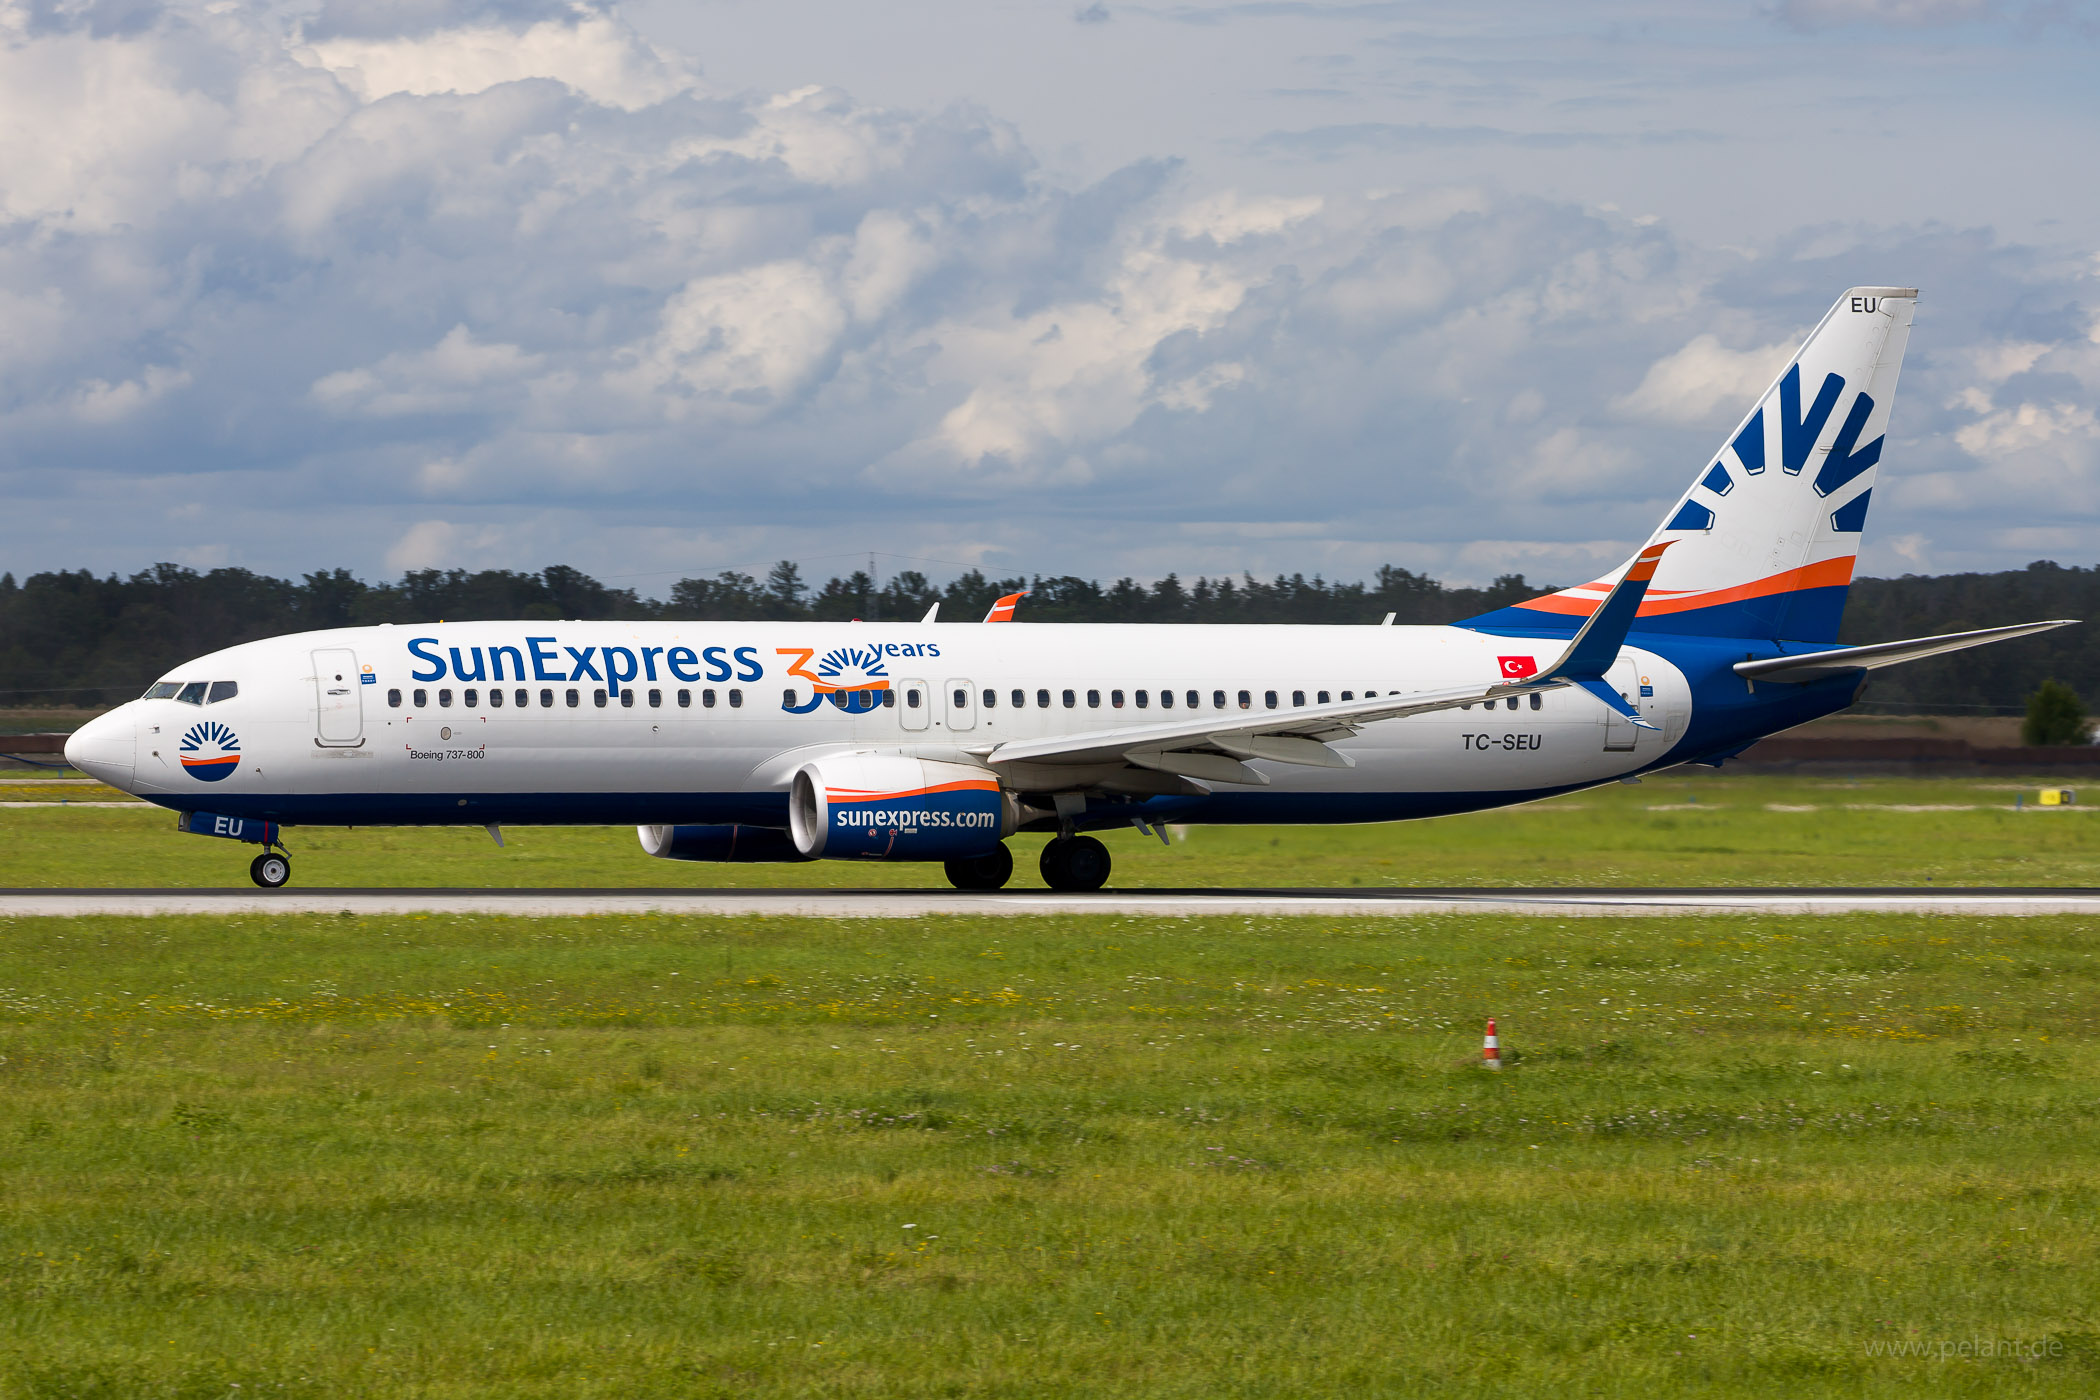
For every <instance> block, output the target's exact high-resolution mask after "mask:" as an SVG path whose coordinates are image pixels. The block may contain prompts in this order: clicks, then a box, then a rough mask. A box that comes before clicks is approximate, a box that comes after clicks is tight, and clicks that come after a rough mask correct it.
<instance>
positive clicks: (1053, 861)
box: [257, 836, 1109, 894]
mask: <svg viewBox="0 0 2100 1400" xmlns="http://www.w3.org/2000/svg"><path fill="white" fill-rule="evenodd" d="M1108 867H1109V859H1108V847H1106V846H1104V845H1102V844H1101V843H1100V842H1099V841H1096V840H1095V839H1094V838H1093V837H1091V836H1060V837H1058V838H1057V839H1056V840H1055V841H1052V842H1051V843H1050V844H1049V845H1047V846H1045V847H1043V859H1042V864H1041V866H1040V868H1041V870H1042V872H1043V883H1044V884H1046V885H1048V886H1049V887H1050V888H1051V889H1053V890H1063V891H1066V892H1067V893H1072V894H1083V893H1085V892H1087V891H1089V890H1098V889H1100V888H1101V887H1102V886H1103V885H1105V884H1107V883H1108ZM941 868H942V869H944V870H946V871H947V872H948V883H949V884H951V885H953V886H955V888H957V889H959V890H997V889H1004V888H1005V887H1006V882H1007V881H1008V880H1010V879H1012V878H1013V873H1014V854H1013V852H1012V851H1010V850H1008V849H1007V848H1006V847H1005V846H1003V845H1000V846H994V847H993V848H992V849H991V850H989V851H987V852H985V853H984V854H983V855H981V856H968V857H965V858H963V859H960V860H951V861H946V862H944V863H943V864H942V867H941ZM260 878H261V877H259V876H258V877H257V879H258V881H260Z"/></svg>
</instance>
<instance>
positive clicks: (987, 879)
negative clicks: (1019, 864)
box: [941, 844, 1014, 890]
mask: <svg viewBox="0 0 2100 1400" xmlns="http://www.w3.org/2000/svg"><path fill="white" fill-rule="evenodd" d="M941 868H942V869H943V870H945V871H947V872H948V883H949V884H951V885H953V886H955V888H957V889H959V890H996V889H1000V888H1003V887H1004V886H1005V884H1006V882H1007V881H1008V880H1010V879H1012V878H1013V873H1014V853H1013V852H1012V851H1009V850H1008V849H1006V847H1005V846H1004V845H1003V844H1002V845H998V846H994V847H992V849H991V850H989V851H986V852H985V853H984V854H983V855H981V856H965V857H963V858H962V859H959V860H951V861H946V862H943V864H942V866H941Z"/></svg>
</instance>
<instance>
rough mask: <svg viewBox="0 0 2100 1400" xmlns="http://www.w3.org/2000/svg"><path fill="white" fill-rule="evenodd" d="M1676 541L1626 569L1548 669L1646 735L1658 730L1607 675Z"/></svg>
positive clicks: (1666, 542)
mask: <svg viewBox="0 0 2100 1400" xmlns="http://www.w3.org/2000/svg"><path fill="white" fill-rule="evenodd" d="M1675 543H1676V541H1674V540H1664V541H1662V542H1661V543H1660V544H1651V545H1649V546H1648V547H1647V548H1646V549H1644V550H1642V551H1641V552H1640V554H1639V555H1638V556H1637V557H1636V558H1635V559H1634V561H1633V563H1632V564H1630V565H1629V566H1627V569H1626V575H1625V577H1623V578H1621V579H1620V580H1619V581H1618V583H1616V584H1614V585H1613V586H1612V590H1611V592H1610V594H1608V595H1607V596H1606V597H1605V599H1604V602H1603V603H1602V605H1600V606H1599V607H1598V609H1597V611H1595V612H1594V613H1591V614H1590V617H1589V621H1587V622H1585V623H1583V624H1582V630H1581V631H1580V632H1577V633H1576V634H1575V640H1574V641H1572V642H1570V643H1568V649H1567V650H1566V651H1564V652H1562V653H1561V657H1560V660H1558V661H1556V662H1554V663H1553V664H1552V665H1551V666H1550V667H1548V668H1547V670H1546V674H1547V675H1549V676H1551V677H1553V678H1554V679H1555V680H1562V681H1566V682H1568V683H1569V684H1570V685H1573V686H1575V687H1576V688H1577V689H1579V690H1586V691H1588V692H1589V693H1590V694H1592V695H1594V696H1596V697H1597V698H1598V699H1599V700H1601V701H1603V702H1604V706H1605V708H1606V709H1608V710H1610V711H1611V712H1612V713H1613V714H1616V715H1619V716H1621V717H1623V718H1625V719H1628V720H1630V721H1632V722H1633V723H1634V724H1636V725H1638V726H1639V727H1641V728H1642V729H1653V728H1655V726H1654V725H1652V724H1650V723H1649V722H1648V721H1647V720H1646V719H1644V718H1642V717H1641V712H1640V711H1639V710H1638V709H1635V708H1634V706H1633V705H1632V704H1631V703H1629V702H1628V701H1627V699H1626V698H1625V697H1624V696H1622V695H1620V694H1619V692H1618V691H1616V690H1613V689H1612V688H1611V684H1610V683H1609V682H1608V681H1606V680H1605V679H1604V673H1605V672H1606V671H1608V670H1610V669H1611V666H1612V663H1613V662H1615V661H1617V660H1618V659H1619V649H1620V648H1621V647H1623V646H1625V645H1626V634H1627V633H1628V632H1629V631H1631V630H1632V629H1633V620H1634V617H1635V616H1636V615H1637V614H1638V613H1639V612H1640V610H1641V599H1643V598H1645V597H1646V596H1648V581H1649V580H1650V579H1652V578H1654V577H1655V568H1656V565H1658V564H1660V563H1661V562H1662V555H1663V551H1664V550H1666V549H1668V548H1669V547H1670V546H1671V545H1672V544H1675Z"/></svg>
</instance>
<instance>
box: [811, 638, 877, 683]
mask: <svg viewBox="0 0 2100 1400" xmlns="http://www.w3.org/2000/svg"><path fill="white" fill-rule="evenodd" d="M816 674H817V690H818V693H819V694H821V693H823V692H825V691H831V690H888V689H889V688H890V681H889V675H890V673H889V672H888V671H887V670H886V669H884V667H883V664H882V655H881V653H879V652H877V651H876V650H875V649H874V648H873V647H840V648H838V649H837V650H836V651H827V652H825V653H824V655H823V657H822V658H821V659H820V660H819V661H818V662H817V672H816Z"/></svg>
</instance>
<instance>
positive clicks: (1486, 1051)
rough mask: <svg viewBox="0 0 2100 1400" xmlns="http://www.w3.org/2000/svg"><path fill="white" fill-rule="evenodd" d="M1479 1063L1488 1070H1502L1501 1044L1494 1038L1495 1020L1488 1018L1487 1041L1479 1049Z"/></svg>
mask: <svg viewBox="0 0 2100 1400" xmlns="http://www.w3.org/2000/svg"><path fill="white" fill-rule="evenodd" d="M1480 1063H1481V1064H1482V1065H1483V1066H1485V1067H1486V1068H1488V1069H1500V1068H1502V1043H1501V1042H1500V1041H1499V1040H1497V1039H1496V1038H1495V1018H1494V1017H1492V1016H1490V1017H1488V1033H1487V1039H1486V1041H1484V1042H1483V1043H1482V1044H1481V1047H1480Z"/></svg>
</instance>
